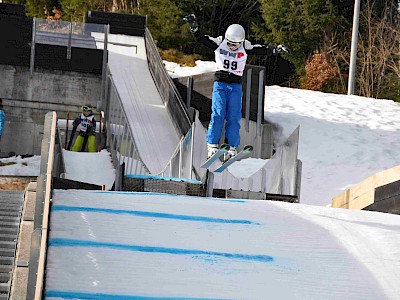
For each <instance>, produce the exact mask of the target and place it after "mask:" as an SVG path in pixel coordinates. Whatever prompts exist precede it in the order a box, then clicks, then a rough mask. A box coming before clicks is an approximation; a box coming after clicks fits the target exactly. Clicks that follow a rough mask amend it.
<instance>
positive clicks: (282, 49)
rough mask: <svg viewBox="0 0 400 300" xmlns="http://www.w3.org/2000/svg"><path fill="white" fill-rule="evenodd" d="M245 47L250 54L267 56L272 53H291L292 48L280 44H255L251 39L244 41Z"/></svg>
mask: <svg viewBox="0 0 400 300" xmlns="http://www.w3.org/2000/svg"><path fill="white" fill-rule="evenodd" d="M244 48H245V49H246V52H247V53H249V54H255V55H266V56H271V55H277V54H280V53H290V50H289V48H288V47H286V46H285V45H278V46H276V47H275V46H267V45H259V44H255V45H252V44H251V43H250V42H249V41H247V40H246V41H245V42H244Z"/></svg>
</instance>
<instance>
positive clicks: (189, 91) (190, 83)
mask: <svg viewBox="0 0 400 300" xmlns="http://www.w3.org/2000/svg"><path fill="white" fill-rule="evenodd" d="M192 93H193V77H192V76H190V77H189V78H188V84H187V95H186V108H189V107H190V103H191V102H192Z"/></svg>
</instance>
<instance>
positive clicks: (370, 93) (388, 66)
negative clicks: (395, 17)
mask: <svg viewBox="0 0 400 300" xmlns="http://www.w3.org/2000/svg"><path fill="white" fill-rule="evenodd" d="M375 2H376V0H367V1H365V7H364V10H363V13H362V14H361V19H360V24H361V26H360V37H359V44H358V57H357V58H358V61H357V66H358V70H357V79H358V83H359V91H360V94H361V95H363V96H366V97H374V98H378V97H379V96H380V95H381V94H382V91H383V89H384V88H385V87H384V83H385V79H386V77H387V76H389V75H390V74H391V73H392V72H395V71H396V66H398V64H399V60H400V56H399V31H400V28H399V26H398V25H399V24H396V23H394V22H392V18H391V15H390V13H389V12H390V10H389V9H388V7H387V6H386V7H385V9H384V10H383V13H382V15H380V16H379V15H377V14H376V11H375V10H374V6H375V4H376V3H375ZM396 25H397V26H396Z"/></svg>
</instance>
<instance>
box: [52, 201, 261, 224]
mask: <svg viewBox="0 0 400 300" xmlns="http://www.w3.org/2000/svg"><path fill="white" fill-rule="evenodd" d="M51 211H52V212H54V211H73V212H94V213H106V214H116V215H122V214H125V215H132V216H139V217H147V218H162V219H176V220H183V221H197V222H210V223H225V224H252V225H260V224H259V223H256V222H252V221H249V220H229V219H220V218H210V217H201V216H187V215H175V214H166V213H157V212H149V211H137V210H122V209H109V208H95V207H81V206H67V205H53V206H52V208H51Z"/></svg>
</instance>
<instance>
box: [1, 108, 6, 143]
mask: <svg viewBox="0 0 400 300" xmlns="http://www.w3.org/2000/svg"><path fill="white" fill-rule="evenodd" d="M5 119H6V117H5V114H4V110H2V109H0V137H1V136H2V135H3V131H4V122H5Z"/></svg>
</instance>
